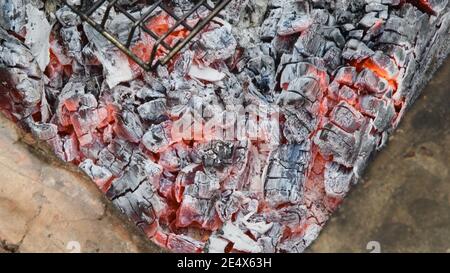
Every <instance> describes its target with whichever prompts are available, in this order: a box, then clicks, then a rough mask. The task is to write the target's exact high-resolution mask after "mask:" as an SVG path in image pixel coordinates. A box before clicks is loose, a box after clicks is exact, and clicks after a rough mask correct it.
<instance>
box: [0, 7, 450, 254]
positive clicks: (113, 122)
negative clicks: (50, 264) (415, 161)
mask: <svg viewBox="0 0 450 273" xmlns="http://www.w3.org/2000/svg"><path fill="white" fill-rule="evenodd" d="M70 2H71V3H72V4H74V5H76V4H77V2H79V1H70ZM119 2H120V3H121V4H122V8H123V9H126V10H127V11H128V12H129V13H130V14H135V15H136V16H137V17H138V16H141V15H142V14H143V13H144V12H145V10H146V8H148V6H147V5H146V4H144V2H145V1H142V2H138V3H137V4H135V5H134V6H130V5H129V4H130V3H131V2H134V1H126V0H124V1H119ZM168 2H170V3H169V4H170V5H169V6H171V7H172V8H173V12H174V13H176V14H179V15H180V14H183V11H185V10H189V9H190V8H191V7H192V5H193V4H194V3H193V2H194V1H192V2H191V1H188V0H186V1H177V0H173V1H168ZM0 6H1V7H2V10H1V11H0V15H1V16H0V26H1V28H0V107H1V109H2V111H3V112H4V113H5V114H6V115H7V116H8V117H10V118H11V119H13V120H14V121H16V122H18V123H19V124H20V125H21V126H23V127H24V128H26V129H28V130H30V131H31V132H32V133H33V134H34V135H35V137H36V138H38V139H40V140H42V141H45V142H47V143H48V144H49V145H50V146H51V147H52V149H53V151H54V152H55V154H56V155H57V156H58V157H59V158H61V159H62V160H64V161H67V162H71V163H73V164H77V165H79V167H80V168H81V169H82V170H83V171H84V172H86V174H87V175H88V176H89V177H91V178H92V180H93V181H94V182H95V183H96V184H97V185H98V187H99V188H100V189H101V190H102V191H103V192H104V193H105V194H106V196H107V197H108V198H109V199H110V200H111V201H112V202H113V203H114V204H115V205H116V207H117V208H118V209H119V210H120V211H121V212H122V213H124V214H125V215H127V216H128V217H129V218H130V220H131V221H133V222H134V223H135V224H136V225H137V226H138V227H139V228H141V229H142V231H143V232H145V234H146V235H147V236H148V237H149V238H150V239H152V240H153V241H154V242H155V243H156V244H158V245H160V246H162V247H164V248H167V249H170V250H172V251H178V252H301V251H303V250H304V249H305V248H306V247H307V246H308V245H309V244H310V243H311V242H312V241H313V240H314V239H315V238H316V237H317V235H318V233H319V231H320V230H321V228H322V227H323V225H324V224H325V222H326V220H327V219H328V217H329V215H330V213H331V212H333V211H334V210H335V209H336V208H337V206H338V205H339V204H340V203H341V201H342V199H343V198H344V197H345V195H346V193H347V192H348V190H349V189H350V187H351V186H352V184H355V183H357V182H358V178H359V177H360V176H361V174H362V172H363V170H364V168H365V166H366V165H367V163H368V160H369V159H370V157H371V156H372V155H373V153H374V151H376V150H378V149H380V148H381V147H382V146H383V145H384V144H385V143H386V141H387V139H388V134H389V133H390V132H391V131H392V130H393V129H394V128H395V127H396V126H397V124H398V122H399V120H400V119H401V117H402V115H403V113H404V112H405V109H406V108H407V107H408V106H409V105H411V104H412V102H413V101H414V100H415V99H416V98H417V96H418V94H419V93H420V89H421V88H422V87H423V85H424V83H425V82H426V81H427V80H428V79H429V77H430V75H431V72H433V71H434V69H435V68H436V67H437V66H438V65H439V64H440V62H441V61H442V59H443V58H445V56H446V55H447V53H448V51H449V46H448V45H449V40H448V39H449V37H450V36H449V35H448V33H449V22H450V21H449V20H450V13H449V5H448V1H447V0H430V1H422V0H420V1H419V0H417V1H412V0H411V1H400V0H371V1H369V0H366V1H364V0H354V1H343V0H342V1H341V0H315V1H312V0H311V1H296V0H271V1H264V0H263V1H257V0H234V1H232V2H231V3H230V4H229V6H228V7H227V8H226V9H225V10H224V11H223V12H222V13H221V16H220V18H216V19H214V20H213V21H212V22H211V23H210V24H209V25H207V26H206V28H205V29H204V30H203V31H202V32H201V33H200V34H199V35H198V36H197V37H196V38H195V39H194V40H193V41H192V42H191V43H190V44H189V45H188V47H187V48H185V49H184V50H183V51H182V52H181V53H180V54H178V55H177V56H176V57H175V58H174V60H173V62H171V63H170V64H169V65H168V66H159V67H158V69H157V71H154V72H144V71H143V70H142V69H141V68H139V67H138V66H137V65H136V64H135V63H134V62H133V61H132V60H130V59H128V58H127V56H126V55H124V54H123V53H121V52H120V51H119V50H118V49H117V48H115V47H114V46H113V45H112V44H110V43H109V42H108V41H107V40H106V39H105V38H104V37H103V36H101V35H100V34H99V33H97V32H96V31H95V30H94V29H93V28H92V27H90V26H89V25H87V24H86V23H83V22H82V21H81V20H80V19H79V18H78V17H77V16H76V15H75V14H73V13H72V12H71V11H70V9H69V8H68V7H66V6H62V5H61V3H60V2H59V1H51V0H47V1H39V0H21V1H13V0H0ZM105 8H106V7H105V6H103V7H101V8H100V9H99V10H97V11H96V13H95V14H93V15H92V16H93V17H94V18H98V19H100V18H102V12H104V10H105ZM201 16H202V14H201V12H200V13H198V14H194V15H192V17H191V18H189V20H190V22H192V24H195V22H196V20H197V21H198V19H199V18H200V17H201ZM172 24H173V22H172V21H171V20H170V18H168V17H167V16H166V15H165V13H164V12H163V11H161V10H156V11H155V14H154V17H153V18H152V19H150V20H149V23H148V24H147V27H148V28H150V29H152V30H153V31H155V32H156V33H158V34H160V35H162V34H163V33H164V32H165V31H167V30H168V29H169V28H170V26H171V25H172ZM129 27H130V21H128V20H127V18H126V17H124V16H123V15H121V13H120V12H115V11H114V12H111V14H110V17H109V18H108V20H107V22H106V28H107V29H108V31H110V32H111V33H114V34H115V35H117V37H119V38H123V37H125V36H126V35H125V34H127V33H128V31H129ZM136 35H137V37H134V38H133V41H132V48H133V52H134V53H135V54H137V55H139V56H140V57H142V58H144V59H145V58H148V57H149V51H148V50H149V47H151V45H152V43H153V42H154V41H153V40H152V39H151V37H149V36H148V35H146V34H145V33H137V34H136ZM185 35H186V32H185V31H184V30H183V28H182V27H180V29H179V30H177V31H176V32H175V33H174V34H173V35H171V36H170V37H168V40H167V42H168V43H171V44H174V43H176V41H177V39H179V38H183V37H184V36H185Z"/></svg>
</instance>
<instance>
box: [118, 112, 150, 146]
mask: <svg viewBox="0 0 450 273" xmlns="http://www.w3.org/2000/svg"><path fill="white" fill-rule="evenodd" d="M116 120H117V122H116V126H114V132H115V133H116V134H117V135H118V136H120V137H123V138H124V139H126V140H128V141H130V142H133V143H138V142H140V141H141V138H142V136H143V134H144V132H143V126H142V123H141V120H140V119H139V116H138V115H137V114H136V113H134V112H132V111H129V110H122V112H121V113H119V114H117V115H116Z"/></svg>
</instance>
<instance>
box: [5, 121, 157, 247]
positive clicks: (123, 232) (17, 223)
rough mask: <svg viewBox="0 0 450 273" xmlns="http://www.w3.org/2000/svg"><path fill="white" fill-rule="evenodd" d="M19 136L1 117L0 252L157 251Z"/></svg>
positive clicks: (93, 191)
mask: <svg viewBox="0 0 450 273" xmlns="http://www.w3.org/2000/svg"><path fill="white" fill-rule="evenodd" d="M19 132H20V131H18V130H17V128H16V127H15V125H14V124H12V122H11V121H9V120H7V119H6V118H5V117H3V116H0V181H1V182H0V252H79V251H82V252H148V251H156V248H154V247H153V245H151V244H150V243H148V242H146V240H145V239H144V238H143V237H142V236H141V235H140V234H139V233H138V232H133V230H132V228H131V227H128V226H125V221H123V220H122V219H120V218H119V217H118V216H117V215H116V212H115V211H114V210H113V209H112V208H110V207H109V206H108V205H105V204H107V202H106V199H104V197H103V195H102V194H101V193H100V191H99V190H98V189H97V187H96V186H95V185H94V184H93V183H92V182H90V181H89V180H87V178H84V177H83V176H82V175H81V174H80V173H77V172H75V171H72V170H67V169H65V168H63V167H62V166H61V165H60V164H59V163H57V162H53V161H52V160H51V159H48V158H45V157H44V156H42V155H40V154H37V153H38V152H36V151H34V150H31V148H30V147H29V146H27V144H25V143H24V141H25V142H28V141H29V140H27V139H22V138H21V134H20V133H19ZM23 140H24V141H23Z"/></svg>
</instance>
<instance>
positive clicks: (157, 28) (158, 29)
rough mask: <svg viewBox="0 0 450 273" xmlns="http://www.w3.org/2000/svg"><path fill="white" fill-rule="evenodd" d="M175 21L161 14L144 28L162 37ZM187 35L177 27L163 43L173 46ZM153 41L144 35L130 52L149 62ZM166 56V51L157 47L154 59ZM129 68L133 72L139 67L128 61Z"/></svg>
mask: <svg viewBox="0 0 450 273" xmlns="http://www.w3.org/2000/svg"><path fill="white" fill-rule="evenodd" d="M175 23H176V22H175V19H174V18H172V17H171V16H169V15H167V14H165V13H162V14H159V15H157V16H155V17H152V18H151V19H150V20H149V21H148V22H147V23H146V24H145V26H146V27H147V28H148V29H149V30H151V31H152V32H153V33H155V34H156V35H158V36H159V37H162V36H164V35H165V34H167V32H168V31H169V30H170V29H171V28H172V27H173V26H174V25H175ZM188 34H189V31H188V30H186V29H185V28H183V27H181V26H180V27H178V28H177V29H175V30H174V31H172V32H171V33H170V34H169V35H168V36H167V38H165V39H164V42H165V43H166V44H168V45H169V46H171V47H172V46H174V45H175V44H176V43H177V41H179V40H181V39H183V38H186V36H187V35H188ZM154 43H155V39H153V38H152V37H151V36H150V35H149V34H147V33H144V34H143V39H142V40H140V41H139V42H137V43H136V44H135V45H134V46H132V48H131V51H132V52H133V53H134V54H136V56H137V57H139V58H140V59H141V60H143V61H144V62H148V61H150V56H151V53H152V50H153V47H154ZM165 54H166V49H165V48H164V47H162V46H158V48H157V51H156V57H161V56H164V55H165ZM129 62H130V66H131V68H132V70H133V71H136V70H138V69H139V66H138V65H137V64H136V63H135V62H134V61H133V60H131V59H129Z"/></svg>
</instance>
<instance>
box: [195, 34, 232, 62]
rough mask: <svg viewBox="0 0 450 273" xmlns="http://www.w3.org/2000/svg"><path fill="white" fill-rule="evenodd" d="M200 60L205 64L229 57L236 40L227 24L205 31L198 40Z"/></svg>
mask: <svg viewBox="0 0 450 273" xmlns="http://www.w3.org/2000/svg"><path fill="white" fill-rule="evenodd" d="M199 43H200V47H201V49H202V60H203V61H204V62H205V64H206V65H208V64H210V63H213V62H215V61H218V60H225V59H228V58H229V57H231V56H232V55H233V54H234V51H235V50H236V46H237V42H236V39H235V38H234V36H233V34H232V33H231V28H230V27H229V26H223V27H220V28H216V29H214V30H213V31H209V32H205V33H204V34H203V35H202V36H201V38H200V40H199Z"/></svg>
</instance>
